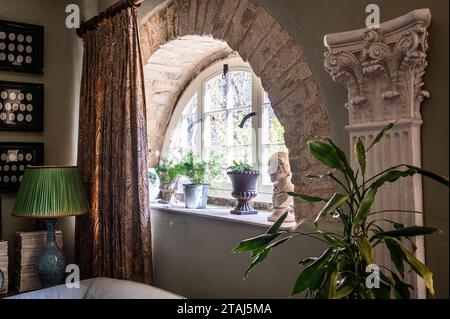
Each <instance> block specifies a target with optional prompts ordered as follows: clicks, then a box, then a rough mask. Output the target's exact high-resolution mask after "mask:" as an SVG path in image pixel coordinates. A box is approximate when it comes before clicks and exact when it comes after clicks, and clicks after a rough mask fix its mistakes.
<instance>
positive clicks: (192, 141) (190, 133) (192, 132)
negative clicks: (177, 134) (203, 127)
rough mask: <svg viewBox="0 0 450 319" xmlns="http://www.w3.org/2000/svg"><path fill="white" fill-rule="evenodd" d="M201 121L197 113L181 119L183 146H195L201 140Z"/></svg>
mask: <svg viewBox="0 0 450 319" xmlns="http://www.w3.org/2000/svg"><path fill="white" fill-rule="evenodd" d="M199 130H200V123H199V122H198V117H197V115H192V116H185V117H183V119H182V121H181V145H180V146H179V147H183V148H186V147H188V148H195V147H196V146H197V145H198V140H199V135H198V134H199Z"/></svg>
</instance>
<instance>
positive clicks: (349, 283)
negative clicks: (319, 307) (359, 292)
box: [334, 274, 359, 299]
mask: <svg viewBox="0 0 450 319" xmlns="http://www.w3.org/2000/svg"><path fill="white" fill-rule="evenodd" d="M358 285H359V281H358V278H357V277H356V276H355V275H352V274H348V275H347V276H346V277H344V278H343V280H342V282H341V283H340V284H339V286H338V287H337V289H336V295H335V296H334V298H335V299H342V298H345V297H347V296H348V295H349V294H351V293H352V292H353V291H354V290H355V288H356V287H358Z"/></svg>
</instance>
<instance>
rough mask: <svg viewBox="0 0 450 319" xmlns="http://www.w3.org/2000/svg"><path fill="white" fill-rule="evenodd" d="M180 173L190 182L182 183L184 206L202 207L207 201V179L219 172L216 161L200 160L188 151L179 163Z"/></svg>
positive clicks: (204, 206) (191, 207)
mask: <svg viewBox="0 0 450 319" xmlns="http://www.w3.org/2000/svg"><path fill="white" fill-rule="evenodd" d="M180 167H181V175H183V176H185V177H187V178H188V179H189V181H190V182H191V183H190V184H183V193H184V201H185V205H186V208H190V209H204V208H206V204H207V202H208V193H209V181H210V180H211V179H212V178H215V177H216V176H217V175H218V174H219V170H218V167H219V165H218V161H217V160H216V159H212V160H211V161H208V162H207V161H202V160H199V159H196V158H195V156H194V154H193V153H192V152H190V153H188V155H187V156H186V158H185V160H184V161H183V162H182V163H181V164H180Z"/></svg>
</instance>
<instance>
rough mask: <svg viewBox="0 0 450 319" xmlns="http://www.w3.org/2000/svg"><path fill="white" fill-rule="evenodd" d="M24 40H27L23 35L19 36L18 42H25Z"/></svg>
mask: <svg viewBox="0 0 450 319" xmlns="http://www.w3.org/2000/svg"><path fill="white" fill-rule="evenodd" d="M23 40H25V37H24V36H23V34H19V35H18V36H17V41H19V42H23Z"/></svg>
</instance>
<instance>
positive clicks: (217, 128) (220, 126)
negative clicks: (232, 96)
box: [204, 111, 227, 147]
mask: <svg viewBox="0 0 450 319" xmlns="http://www.w3.org/2000/svg"><path fill="white" fill-rule="evenodd" d="M204 137H205V141H204V142H205V146H206V147H211V146H224V145H226V142H227V112H226V111H223V112H214V113H210V114H207V115H206V118H205V135H204Z"/></svg>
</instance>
